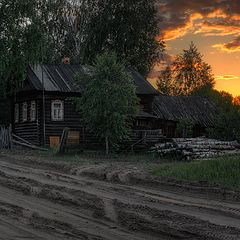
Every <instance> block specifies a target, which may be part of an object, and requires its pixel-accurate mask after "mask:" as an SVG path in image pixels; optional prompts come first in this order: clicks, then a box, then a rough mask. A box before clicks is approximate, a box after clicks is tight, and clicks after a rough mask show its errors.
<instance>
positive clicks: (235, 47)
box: [213, 36, 240, 52]
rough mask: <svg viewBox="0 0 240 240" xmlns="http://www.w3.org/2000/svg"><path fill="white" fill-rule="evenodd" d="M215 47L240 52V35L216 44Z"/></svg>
mask: <svg viewBox="0 0 240 240" xmlns="http://www.w3.org/2000/svg"><path fill="white" fill-rule="evenodd" d="M213 47H215V48H219V49H221V50H223V51H225V52H240V36H239V37H237V38H235V39H234V40H233V41H231V42H229V43H224V44H216V45H214V46H213Z"/></svg>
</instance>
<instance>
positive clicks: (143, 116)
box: [137, 111, 157, 118]
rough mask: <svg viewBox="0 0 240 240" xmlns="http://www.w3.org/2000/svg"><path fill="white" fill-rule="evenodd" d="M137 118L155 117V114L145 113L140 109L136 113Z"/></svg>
mask: <svg viewBox="0 0 240 240" xmlns="http://www.w3.org/2000/svg"><path fill="white" fill-rule="evenodd" d="M137 117H138V118H157V117H156V116H154V115H152V114H150V113H147V112H144V111H140V112H139V113H138V115H137Z"/></svg>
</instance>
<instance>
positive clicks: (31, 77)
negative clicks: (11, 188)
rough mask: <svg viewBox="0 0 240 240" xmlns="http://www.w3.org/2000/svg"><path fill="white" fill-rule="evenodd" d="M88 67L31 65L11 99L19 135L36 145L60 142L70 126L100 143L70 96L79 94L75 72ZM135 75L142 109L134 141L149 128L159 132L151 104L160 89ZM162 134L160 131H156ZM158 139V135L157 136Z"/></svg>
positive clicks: (84, 138) (82, 137) (88, 142)
mask: <svg viewBox="0 0 240 240" xmlns="http://www.w3.org/2000/svg"><path fill="white" fill-rule="evenodd" d="M88 71H89V68H88V67H85V66H81V65H72V64H43V65H40V64H39V65H35V66H29V67H28V70H27V77H26V80H25V82H24V84H23V87H22V88H21V89H20V90H19V91H18V93H17V94H16V95H15V96H14V97H13V100H12V109H13V110H12V119H13V120H12V126H13V131H14V133H15V134H16V135H18V136H20V137H21V138H23V139H25V140H27V141H29V142H31V143H33V144H35V145H51V146H53V145H57V144H58V143H59V141H60V138H61V135H62V132H63V129H64V128H66V127H68V128H70V129H71V130H72V131H74V132H75V134H77V135H78V136H79V143H80V144H84V145H86V146H91V145H92V146H94V145H98V144H99V141H98V139H97V138H96V136H95V134H94V133H93V132H91V131H90V130H88V129H87V128H86V127H85V125H84V124H83V122H82V120H81V116H80V115H79V113H77V112H76V111H75V107H74V105H73V103H72V101H71V100H70V99H69V98H70V97H80V96H81V92H82V89H81V88H78V89H77V88H76V86H75V84H74V82H75V76H76V75H77V74H78V75H79V74H80V75H81V74H85V73H87V72H88ZM128 71H130V73H131V74H132V76H133V79H134V83H135V85H136V91H137V95H138V97H139V98H140V104H141V111H140V113H139V114H138V116H137V118H136V120H135V124H134V127H133V134H132V141H133V143H134V142H137V141H139V139H141V138H142V137H143V136H145V135H146V133H145V131H148V132H149V133H150V135H151V131H153V135H154V136H156V133H159V131H158V130H157V129H155V128H154V124H153V123H154V120H155V119H156V117H155V116H154V115H153V112H152V106H153V100H154V97H155V96H157V95H158V92H157V91H156V90H155V89H154V88H153V87H152V85H151V84H150V83H149V82H148V81H147V80H146V79H144V78H143V77H142V76H141V75H140V74H139V73H138V72H136V71H135V70H134V69H132V68H130V69H128ZM157 137H160V134H157ZM155 139H156V137H155Z"/></svg>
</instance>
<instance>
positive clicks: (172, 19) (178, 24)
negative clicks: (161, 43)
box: [156, 0, 240, 41]
mask: <svg viewBox="0 0 240 240" xmlns="http://www.w3.org/2000/svg"><path fill="white" fill-rule="evenodd" d="M156 6H157V7H158V9H159V19H160V23H159V28H160V31H161V33H160V36H159V37H160V38H163V39H164V40H165V41H169V40H174V39H177V38H180V37H183V36H184V35H186V34H187V33H188V32H189V31H192V32H194V33H196V34H197V33H201V34H204V35H207V36H209V35H214V36H216V35H217V36H226V35H231V34H234V35H237V34H239V32H240V21H239V20H240V1H238V0H224V1H221V0H212V1H209V0H198V1H180V0H171V1H169V0H158V3H157V5H156Z"/></svg>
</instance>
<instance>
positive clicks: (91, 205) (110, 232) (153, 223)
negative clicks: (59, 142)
mask: <svg viewBox="0 0 240 240" xmlns="http://www.w3.org/2000/svg"><path fill="white" fill-rule="evenodd" d="M54 164H55V163H52V165H51V167H49V164H42V163H41V164H40V163H39V162H35V163H34V164H33V162H32V161H28V160H26V159H21V157H20V158H11V157H8V156H4V155H2V156H1V155H0V239H4V240H7V239H37V240H38V239H47V240H48V239H49V240H50V239H51V240H55V239H80V240H81V239H93V240H100V239H109V240H124V239H129V240H130V239H132V240H141V239H142V240H144V239H146V240H148V239H149V240H150V239H151V240H154V239H161V240H164V239H169V240H171V239H224V240H228V239H236V240H237V239H240V204H239V202H237V201H231V202H230V201H228V202H227V201H222V200H220V199H218V198H213V197H209V196H207V195H206V196H204V194H203V193H201V192H200V191H199V193H198V192H195V193H193V192H191V191H189V192H188V191H186V189H185V188H183V189H182V191H181V186H178V189H175V188H172V187H169V189H168V188H167V187H166V185H165V186H162V185H161V184H160V185H156V184H152V186H151V184H149V185H148V186H144V185H141V184H139V183H138V184H137V183H136V184H132V183H131V181H128V180H129V175H131V171H130V172H129V169H124V168H122V166H121V167H120V168H119V169H118V165H116V166H111V167H110V168H108V167H107V164H106V165H104V166H101V165H100V166H99V165H98V166H91V167H77V168H73V169H67V170H66V169H65V168H63V169H61V168H60V167H59V166H57V164H56V168H55V169H54ZM126 172H128V173H129V175H126V174H125V173H126ZM103 176H104V177H103Z"/></svg>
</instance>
